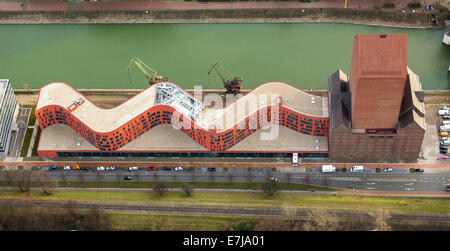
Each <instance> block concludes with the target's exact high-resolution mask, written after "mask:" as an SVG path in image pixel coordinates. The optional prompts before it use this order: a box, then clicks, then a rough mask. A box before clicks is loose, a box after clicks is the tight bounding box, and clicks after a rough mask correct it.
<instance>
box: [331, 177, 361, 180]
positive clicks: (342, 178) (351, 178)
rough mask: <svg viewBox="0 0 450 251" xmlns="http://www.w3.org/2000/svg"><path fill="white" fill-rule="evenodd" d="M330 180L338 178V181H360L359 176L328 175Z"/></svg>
mask: <svg viewBox="0 0 450 251" xmlns="http://www.w3.org/2000/svg"><path fill="white" fill-rule="evenodd" d="M330 180H339V181H361V179H360V178H357V177H330Z"/></svg>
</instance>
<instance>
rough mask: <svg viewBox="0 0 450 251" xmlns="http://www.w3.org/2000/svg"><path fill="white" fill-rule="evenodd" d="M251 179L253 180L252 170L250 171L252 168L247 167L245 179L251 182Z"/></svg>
mask: <svg viewBox="0 0 450 251" xmlns="http://www.w3.org/2000/svg"><path fill="white" fill-rule="evenodd" d="M252 180H253V171H252V169H249V170H248V171H247V181H248V182H252Z"/></svg>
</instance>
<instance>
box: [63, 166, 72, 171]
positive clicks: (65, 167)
mask: <svg viewBox="0 0 450 251" xmlns="http://www.w3.org/2000/svg"><path fill="white" fill-rule="evenodd" d="M70 169H72V167H71V166H64V167H63V170H70Z"/></svg>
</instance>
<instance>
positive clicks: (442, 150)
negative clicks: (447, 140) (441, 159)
mask: <svg viewBox="0 0 450 251" xmlns="http://www.w3.org/2000/svg"><path fill="white" fill-rule="evenodd" d="M439 153H440V154H447V150H446V149H441V150H440V151H439Z"/></svg>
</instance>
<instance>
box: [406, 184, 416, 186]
mask: <svg viewBox="0 0 450 251" xmlns="http://www.w3.org/2000/svg"><path fill="white" fill-rule="evenodd" d="M412 185H414V183H406V184H405V186H412Z"/></svg>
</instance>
